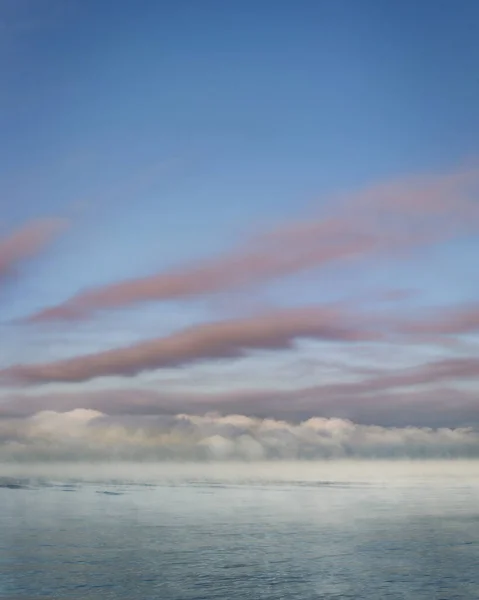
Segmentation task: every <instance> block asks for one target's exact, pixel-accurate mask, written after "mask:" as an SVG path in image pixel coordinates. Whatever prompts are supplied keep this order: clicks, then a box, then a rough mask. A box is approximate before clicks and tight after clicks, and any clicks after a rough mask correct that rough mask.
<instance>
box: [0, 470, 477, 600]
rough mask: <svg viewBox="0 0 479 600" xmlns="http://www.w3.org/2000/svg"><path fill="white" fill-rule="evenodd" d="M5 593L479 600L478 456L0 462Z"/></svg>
mask: <svg viewBox="0 0 479 600" xmlns="http://www.w3.org/2000/svg"><path fill="white" fill-rule="evenodd" d="M0 598H8V599H10V600H13V599H15V600H20V599H22V600H26V599H32V600H33V599H36V600H39V599H46V598H48V599H52V598H58V599H70V598H71V599H82V600H83V599H90V598H91V599H98V600H100V599H102V600H109V599H122V600H123V599H124V600H134V599H142V600H148V599H151V600H153V599H161V600H207V599H208V600H209V599H217V600H235V599H244V600H246V599H248V600H255V599H258V600H260V599H261V600H280V599H285V600H286V599H287V600H319V599H324V600H333V599H334V600H339V599H351V600H406V599H407V600H455V599H457V600H478V599H479V461H469V462H468V461H453V460H451V461H443V462H431V461H428V462H418V461H413V462H397V461H390V462H387V461H386V462H376V461H357V462H354V461H352V462H341V461H324V462H318V463H314V462H311V463H307V462H304V463H241V464H239V463H238V464H236V463H217V464H214V463H210V464H162V463H159V464H152V463H148V464H114V463H109V464H77V463H74V464H68V463H64V464H60V463H58V464H53V463H52V464H50V463H45V464H30V465H27V464H4V465H0Z"/></svg>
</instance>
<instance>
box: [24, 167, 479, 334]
mask: <svg viewBox="0 0 479 600" xmlns="http://www.w3.org/2000/svg"><path fill="white" fill-rule="evenodd" d="M478 187H479V171H478V170H477V169H476V170H469V171H460V172H457V173H452V174H448V175H442V176H433V177H422V178H415V179H411V180H407V181H399V182H393V183H391V184H385V185H380V186H376V187H373V188H370V189H367V190H364V191H363V192H360V193H357V194H353V195H350V196H346V197H343V198H337V199H336V200H335V202H334V203H335V204H336V206H335V209H334V210H333V211H332V212H331V213H330V214H326V215H325V216H324V217H323V218H309V219H307V220H303V221H296V222H292V223H288V224H287V225H285V226H283V227H280V228H277V229H275V230H272V231H266V232H264V233H263V234H261V235H259V236H257V237H256V238H254V239H251V240H249V241H248V244H247V245H245V246H244V247H240V248H238V249H237V250H235V251H233V252H231V253H230V254H227V255H225V256H224V257H222V258H220V259H212V260H210V261H206V262H203V263H199V264H194V265H192V266H186V267H183V268H181V267H179V268H177V269H172V270H170V271H166V272H160V273H157V274H154V275H151V276H148V277H143V278H137V279H129V280H125V281H122V282H118V283H115V284H111V285H105V286H102V287H97V288H94V289H91V290H87V291H83V292H79V293H78V294H77V295H75V296H73V297H72V298H70V299H69V300H67V301H65V302H63V303H61V304H58V305H56V306H52V307H49V308H46V309H44V310H42V311H40V312H38V313H36V314H33V315H31V316H30V317H29V318H27V321H28V322H37V321H56V320H76V319H82V318H87V317H89V316H91V315H93V314H95V313H96V312H97V311H100V310H106V309H116V308H124V307H129V306H133V305H136V304H139V303H143V302H149V301H164V300H173V299H185V298H191V297H195V296H198V295H201V294H211V293H216V292H223V291H227V290H230V289H234V288H238V287H241V286H249V285H253V284H263V283H265V282H267V281H270V280H274V279H277V278H279V277H283V276H289V275H294V274H296V273H300V272H301V271H304V270H305V269H311V268H319V267H323V266H325V265H328V264H330V263H332V262H334V261H345V260H351V259H357V258H361V257H366V256H372V255H379V254H381V253H384V252H391V251H392V252H398V251H399V252H403V251H405V250H409V249H411V248H413V247H416V246H418V245H422V244H431V243H435V242H438V241H441V240H442V239H445V238H448V237H453V236H455V235H457V234H458V233H460V232H462V231H464V230H473V231H475V230H477V227H478V225H479V205H478V203H477V201H476V200H475V197H474V192H475V191H477V189H478Z"/></svg>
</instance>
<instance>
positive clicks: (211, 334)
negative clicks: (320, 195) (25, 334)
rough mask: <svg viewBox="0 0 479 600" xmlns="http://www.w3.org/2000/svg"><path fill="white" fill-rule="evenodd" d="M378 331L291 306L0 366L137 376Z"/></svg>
mask: <svg viewBox="0 0 479 600" xmlns="http://www.w3.org/2000/svg"><path fill="white" fill-rule="evenodd" d="M377 337H378V336H377V334H375V333H372V332H369V331H366V330H365V329H364V328H359V327H358V326H357V325H356V324H355V323H354V322H353V320H352V319H351V318H350V317H348V316H347V315H345V314H343V313H342V312H341V311H339V310H337V309H334V308H302V309H289V310H283V311H277V312H273V313H269V314H267V315H260V316H255V317H253V318H245V319H236V320H228V321H219V322H215V323H209V324H204V325H197V326H194V327H190V328H187V329H185V330H183V331H180V332H178V333H174V334H172V335H170V336H167V337H163V338H158V339H153V340H149V341H145V342H140V343H138V344H134V345H132V346H129V347H125V348H120V349H114V350H109V351H106V352H99V353H95V354H89V355H85V356H80V357H77V358H73V359H68V360H62V361H57V362H52V363H45V364H38V365H26V366H23V365H19V366H14V367H11V368H8V369H4V370H3V371H0V380H1V379H4V380H10V381H14V382H20V383H27V384H35V383H47V382H55V381H57V382H58V381H64V382H80V381H88V380H90V379H93V378H96V377H102V376H110V375H123V376H133V375H136V374H138V373H141V372H143V371H151V370H155V369H161V368H171V367H178V366H182V365H186V364H189V363H194V362H198V361H207V360H221V359H231V358H238V357H242V356H244V355H245V354H246V353H247V352H249V351H253V350H281V349H288V348H291V347H292V345H293V343H294V341H295V340H296V339H297V338H313V339H317V340H327V341H346V342H356V341H363V340H371V339H377Z"/></svg>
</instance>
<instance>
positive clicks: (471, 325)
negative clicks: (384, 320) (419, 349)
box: [400, 305, 479, 335]
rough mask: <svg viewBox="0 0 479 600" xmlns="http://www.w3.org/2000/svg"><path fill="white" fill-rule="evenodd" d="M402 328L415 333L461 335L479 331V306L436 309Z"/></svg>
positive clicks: (406, 331) (408, 332) (403, 330)
mask: <svg viewBox="0 0 479 600" xmlns="http://www.w3.org/2000/svg"><path fill="white" fill-rule="evenodd" d="M400 330H401V331H402V332H403V333H406V334H413V335H450V334H452V335H459V334H469V333H476V332H478V331H479V306H477V305H468V306H462V307H455V308H450V309H447V310H441V311H436V313H435V314H433V315H431V314H429V315H428V316H427V317H425V318H423V319H421V320H420V321H415V322H412V323H407V324H406V325H403V326H402V327H401V328H400Z"/></svg>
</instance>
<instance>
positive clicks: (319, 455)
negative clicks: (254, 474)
mask: <svg viewBox="0 0 479 600" xmlns="http://www.w3.org/2000/svg"><path fill="white" fill-rule="evenodd" d="M478 456H479V432H478V431H477V430H475V429H473V428H472V427H463V428H456V429H451V428H440V429H431V428H421V427H404V428H397V427H394V428H387V427H379V426H374V425H359V424H357V423H354V422H352V421H349V420H346V419H324V418H319V417H314V418H311V419H308V420H306V421H303V422H301V423H297V424H294V423H290V422H287V421H283V420H276V419H258V418H253V417H247V416H244V415H237V414H231V415H226V416H220V415H217V414H206V415H202V416H198V415H187V414H177V415H175V416H163V417H149V418H143V419H136V420H135V419H129V420H128V419H126V420H125V419H118V418H112V417H109V416H107V415H105V414H103V413H101V412H98V411H92V410H86V409H75V410H72V411H69V412H63V413H60V412H55V411H43V412H39V413H37V414H35V415H33V416H32V417H30V418H28V419H10V420H4V421H0V461H2V462H9V461H28V462H38V461H45V460H53V461H58V460H60V461H82V460H83V461H84V460H113V459H114V460H135V461H138V460H155V461H156V460H197V461H205V460H208V461H228V460H247V461H264V460H288V461H289V460H317V459H334V458H337V459H344V458H380V459H381V458H382V459H384V458H459V457H478Z"/></svg>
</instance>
